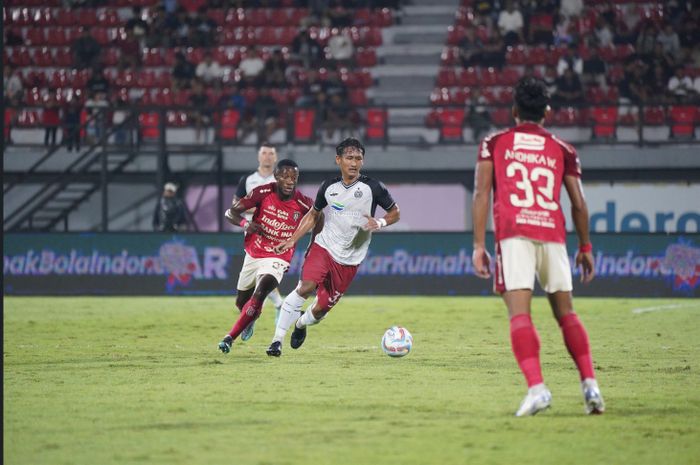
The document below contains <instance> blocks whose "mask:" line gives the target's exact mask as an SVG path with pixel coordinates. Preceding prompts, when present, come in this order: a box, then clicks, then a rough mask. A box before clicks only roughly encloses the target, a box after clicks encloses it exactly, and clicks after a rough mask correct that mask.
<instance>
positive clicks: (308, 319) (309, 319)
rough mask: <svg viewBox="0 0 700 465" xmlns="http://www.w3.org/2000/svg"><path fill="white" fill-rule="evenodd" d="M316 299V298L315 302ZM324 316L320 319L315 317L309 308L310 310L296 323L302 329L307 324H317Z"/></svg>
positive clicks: (311, 306) (310, 306)
mask: <svg viewBox="0 0 700 465" xmlns="http://www.w3.org/2000/svg"><path fill="white" fill-rule="evenodd" d="M315 302H316V301H315V300H314V303H315ZM313 306H314V304H313V303H312V304H311V305H309V308H313ZM322 319H323V318H319V319H318V320H317V319H316V318H315V317H314V314H313V313H312V312H311V310H309V311H308V312H306V313H304V314H303V315H302V316H301V318H299V319H298V320H297V324H296V325H295V326H296V327H297V328H299V329H302V328H304V327H306V326H312V325H317V324H318V323H319V322H320V321H321V320H322Z"/></svg>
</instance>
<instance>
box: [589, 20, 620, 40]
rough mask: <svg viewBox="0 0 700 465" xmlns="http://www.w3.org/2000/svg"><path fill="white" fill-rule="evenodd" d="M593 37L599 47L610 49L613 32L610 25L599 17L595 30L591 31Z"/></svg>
mask: <svg viewBox="0 0 700 465" xmlns="http://www.w3.org/2000/svg"><path fill="white" fill-rule="evenodd" d="M593 35H594V36H595V38H596V42H597V43H598V46H600V47H610V46H611V45H613V42H614V39H615V37H614V35H613V31H612V29H611V28H610V25H609V24H608V23H607V22H606V21H605V19H604V18H603V17H602V16H600V17H598V19H597V20H596V24H595V29H594V30H593Z"/></svg>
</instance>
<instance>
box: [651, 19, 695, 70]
mask: <svg viewBox="0 0 700 465" xmlns="http://www.w3.org/2000/svg"><path fill="white" fill-rule="evenodd" d="M696 27H697V25H696ZM656 41H657V42H660V43H661V45H663V48H664V52H666V53H668V54H669V55H670V56H671V57H672V58H673V59H674V61H675V60H678V58H679V57H680V55H681V42H680V38H679V37H678V34H677V33H676V31H675V30H673V25H672V24H668V23H667V24H665V25H664V28H663V29H662V30H661V32H659V34H658V35H657V36H656Z"/></svg>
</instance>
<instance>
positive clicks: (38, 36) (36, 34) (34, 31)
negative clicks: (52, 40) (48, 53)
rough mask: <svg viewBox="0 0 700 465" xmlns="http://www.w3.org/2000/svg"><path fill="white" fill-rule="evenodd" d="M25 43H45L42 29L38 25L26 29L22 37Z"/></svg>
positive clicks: (36, 44) (34, 45) (35, 45)
mask: <svg viewBox="0 0 700 465" xmlns="http://www.w3.org/2000/svg"><path fill="white" fill-rule="evenodd" d="M24 42H25V45H31V46H33V47H37V46H40V45H44V44H46V43H47V42H46V37H44V29H43V28H40V27H36V28H35V27H30V28H28V29H27V32H26V35H25V37H24Z"/></svg>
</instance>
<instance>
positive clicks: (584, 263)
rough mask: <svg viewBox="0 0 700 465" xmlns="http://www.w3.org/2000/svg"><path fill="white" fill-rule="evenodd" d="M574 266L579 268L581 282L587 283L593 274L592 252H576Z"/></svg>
mask: <svg viewBox="0 0 700 465" xmlns="http://www.w3.org/2000/svg"><path fill="white" fill-rule="evenodd" d="M576 266H577V267H580V268H581V282H582V283H585V284H588V283H590V282H591V280H593V276H595V268H594V267H593V253H591V252H583V253H581V252H578V253H577V254H576Z"/></svg>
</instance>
